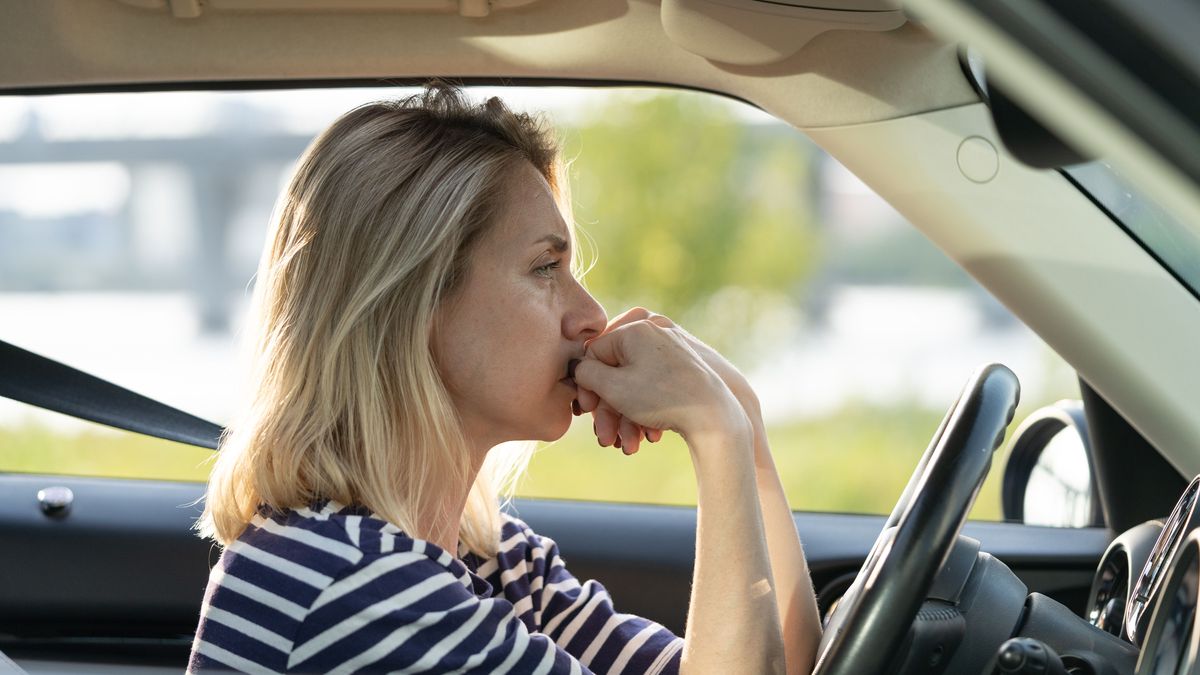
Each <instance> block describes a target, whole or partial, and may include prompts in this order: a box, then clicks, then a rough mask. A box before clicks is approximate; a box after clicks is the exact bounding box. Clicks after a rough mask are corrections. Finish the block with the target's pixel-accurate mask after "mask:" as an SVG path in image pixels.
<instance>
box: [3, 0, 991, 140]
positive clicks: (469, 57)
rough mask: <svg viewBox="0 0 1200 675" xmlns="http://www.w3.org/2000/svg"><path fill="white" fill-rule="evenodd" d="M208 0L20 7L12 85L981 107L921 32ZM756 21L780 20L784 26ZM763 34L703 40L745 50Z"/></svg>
mask: <svg viewBox="0 0 1200 675" xmlns="http://www.w3.org/2000/svg"><path fill="white" fill-rule="evenodd" d="M755 1H756V0H749V2H751V3H753V2H755ZM826 1H829V0H826ZM853 1H854V0H847V2H851V3H852V2H853ZM858 1H859V2H861V1H862V0H858ZM205 4H206V3H201V4H200V5H199V6H200V8H201V12H200V15H199V16H198V17H195V18H177V17H175V16H174V15H173V14H172V12H171V11H169V9H170V8H169V7H168V6H167V3H166V2H165V1H163V0H159V1H158V2H155V0H82V1H80V0H39V1H38V2H23V3H10V4H9V5H8V6H7V7H6V12H5V14H6V17H5V21H4V22H3V23H0V87H3V88H7V89H13V88H30V87H70V86H77V85H112V84H130V83H147V84H151V83H170V82H214V81H256V80H296V79H340V78H397V79H403V78H425V77H429V76H435V75H446V76H453V77H465V78H522V79H525V78H557V79H578V80H615V81H635V82H654V83H671V84H676V85H682V86H688V87H694V88H698V89H708V90H713V91H723V92H734V93H736V95H737V96H739V97H741V98H744V99H747V100H749V101H751V102H753V103H755V104H757V105H759V106H760V107H762V108H764V109H766V110H768V111H769V112H772V113H774V114H776V115H777V116H779V117H781V118H783V119H786V120H788V121H789V122H791V123H792V124H794V125H796V126H800V127H814V126H831V125H843V124H855V123H859V122H868V121H877V120H883V119H889V118H894V117H899V116H903V115H909V114H912V113H915V112H921V111H925V110H934V109H939V108H946V107H950V106H954V105H959V104H962V103H966V102H970V101H974V100H977V98H978V97H977V95H976V94H975V92H974V91H973V90H972V89H971V87H970V86H969V84H968V83H967V81H966V79H965V78H964V76H963V74H962V72H961V69H960V68H959V64H958V61H957V56H956V51H955V48H954V47H953V46H951V45H947V44H945V43H943V42H940V41H938V40H936V39H934V38H933V37H931V36H930V35H929V34H928V33H927V32H926V31H925V30H923V29H921V28H919V27H917V26H915V25H913V24H911V23H908V24H905V25H904V26H903V27H901V28H900V29H898V30H891V31H884V32H878V31H862V30H833V31H828V32H823V33H820V34H819V35H816V36H815V37H814V38H813V39H812V40H811V41H809V42H808V44H806V45H805V46H804V47H803V48H802V49H800V50H799V51H797V52H796V53H795V54H793V55H790V56H786V57H784V58H782V59H780V60H777V61H775V62H772V63H764V64H759V65H727V64H720V63H714V62H712V61H709V60H707V59H706V58H704V57H702V56H699V55H697V54H695V53H692V52H690V51H688V50H686V49H684V48H682V47H680V46H678V45H677V44H676V43H675V42H673V41H672V40H671V39H670V38H669V37H668V36H667V34H666V32H665V30H664V27H663V19H662V15H663V12H662V7H661V6H660V3H658V2H648V1H645V0H587V1H586V2H583V1H580V0H534V1H533V2H531V3H529V4H527V5H525V6H523V7H517V8H513V9H497V10H495V11H492V12H491V13H490V15H488V16H486V17H483V18H472V17H464V16H461V15H459V14H458V13H454V12H429V11H425V12H414V11H333V10H326V11H269V12H268V11H258V12H251V11H236V10H220V9H211V8H210V9H204V7H205ZM307 4H309V5H316V4H322V3H320V2H308V3H307ZM326 4H329V5H333V6H337V3H336V2H329V3H326ZM373 4H391V5H404V4H405V3H404V2H403V0H396V1H395V2H391V3H388V2H377V3H373ZM449 4H454V3H453V2H450V3H449ZM669 4H670V3H669ZM673 4H675V5H678V4H681V3H679V2H674V3H673ZM684 4H686V3H684ZM692 4H695V0H692ZM701 4H703V2H702V3H701ZM763 4H769V3H763ZM135 5H150V7H149V8H146V7H139V6H135ZM155 5H161V6H160V7H157V8H155V7H154V6H155ZM748 16H750V17H751V20H752V21H753V22H756V24H759V25H762V26H765V27H769V26H771V25H772V24H779V23H780V21H781V20H782V19H781V17H780V16H778V15H776V14H772V13H750V14H748ZM785 19H786V17H785ZM810 23H811V22H810ZM796 25H797V26H801V27H802V26H804V25H805V22H803V21H801V22H796ZM753 30H754V25H748V26H743V27H742V28H741V29H740V30H739V31H731V32H730V33H729V34H727V35H721V34H706V35H704V36H702V37H703V39H704V40H705V42H706V44H708V43H712V42H713V41H719V40H721V39H723V38H724V39H729V40H731V41H735V42H736V40H738V39H739V37H740V36H744V35H745V34H746V33H748V32H753ZM733 49H735V50H736V49H737V47H736V45H735V46H734V47H733Z"/></svg>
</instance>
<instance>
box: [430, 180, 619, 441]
mask: <svg viewBox="0 0 1200 675" xmlns="http://www.w3.org/2000/svg"><path fill="white" fill-rule="evenodd" d="M570 247H571V237H570V232H569V231H568V230H567V225H566V223H565V222H564V221H563V218H562V215H561V214H560V213H559V210H558V206H557V204H555V201H554V196H553V194H552V193H551V191H550V186H549V184H548V183H547V182H546V179H545V178H544V177H543V176H542V175H541V173H539V172H538V171H537V169H535V168H534V167H533V165H532V164H529V163H528V162H522V163H521V169H520V170H519V171H517V172H516V173H515V175H514V176H513V177H512V182H511V185H510V188H509V193H508V197H507V204H504V205H503V206H502V207H501V210H500V215H499V218H498V220H497V222H496V223H495V224H494V225H493V226H492V228H491V230H490V231H489V232H487V233H486V234H484V236H483V238H482V240H481V241H479V242H478V244H477V247H476V249H475V253H474V255H473V256H472V260H471V263H470V265H471V266H470V269H469V270H468V272H467V275H466V279H465V281H464V283H463V284H462V285H461V286H460V287H459V288H458V290H457V291H456V293H455V294H454V296H453V297H452V298H450V299H448V301H447V302H446V304H445V305H444V306H443V307H442V308H441V309H439V311H438V328H437V330H436V331H435V334H434V354H435V355H436V359H437V363H438V368H439V370H440V371H441V374H442V378H443V379H444V381H445V383H446V386H447V388H448V389H449V391H450V395H451V397H452V398H453V399H454V403H455V405H456V407H457V409H458V411H459V414H460V416H461V417H462V420H463V423H464V426H465V430H466V433H467V437H468V439H469V440H470V441H471V442H472V443H473V444H475V446H476V447H477V448H479V449H481V450H487V449H488V448H491V447H492V446H494V445H496V444H499V443H502V442H504V441H512V440H554V439H557V438H560V437H561V436H562V435H563V434H564V433H566V431H567V427H569V426H570V424H571V402H572V400H574V398H575V385H574V383H573V382H571V381H566V382H564V381H563V380H564V378H565V377H566V374H567V364H568V362H569V361H570V360H571V359H577V358H581V357H582V355H583V351H584V349H583V343H584V341H585V340H587V339H588V338H591V337H594V336H596V335H598V334H600V332H601V331H603V330H604V327H605V325H606V324H607V317H606V316H605V314H604V309H603V308H602V307H601V306H600V305H599V303H597V302H596V300H595V298H593V297H592V296H591V295H590V294H588V292H587V291H586V290H585V289H584V288H583V286H581V285H580V284H579V282H578V281H577V280H576V279H575V278H574V276H573V275H572V274H571V270H570V262H571V250H570Z"/></svg>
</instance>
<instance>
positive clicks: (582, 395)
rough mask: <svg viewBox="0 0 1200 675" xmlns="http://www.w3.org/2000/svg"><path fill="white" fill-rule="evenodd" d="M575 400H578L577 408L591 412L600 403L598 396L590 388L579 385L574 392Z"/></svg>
mask: <svg viewBox="0 0 1200 675" xmlns="http://www.w3.org/2000/svg"><path fill="white" fill-rule="evenodd" d="M575 400H576V401H579V409H580V410H581V411H583V412H585V413H589V412H592V411H593V410H595V409H596V406H598V405H600V397H599V396H598V395H597V394H596V392H594V391H592V390H591V389H585V388H584V387H579V389H577V390H576V392H575Z"/></svg>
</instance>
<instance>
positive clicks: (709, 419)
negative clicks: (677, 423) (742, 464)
mask: <svg viewBox="0 0 1200 675" xmlns="http://www.w3.org/2000/svg"><path fill="white" fill-rule="evenodd" d="M680 435H681V436H683V440H684V441H685V442H686V443H687V445H688V448H690V449H691V451H692V454H693V455H694V456H697V457H700V456H705V455H709V454H713V453H717V454H720V455H722V456H734V455H736V454H738V453H739V452H745V453H747V454H748V453H751V452H753V447H754V436H755V433H754V425H753V424H752V423H751V420H750V418H749V416H747V414H746V411H745V410H744V409H743V408H742V406H741V405H739V404H737V403H736V402H731V404H729V405H725V406H723V407H722V408H721V410H720V411H719V412H718V413H716V414H712V415H709V416H706V417H705V418H704V419H703V420H702V421H701V422H700V423H699V424H697V425H695V426H694V427H692V428H691V429H688V430H683V431H681V432H680Z"/></svg>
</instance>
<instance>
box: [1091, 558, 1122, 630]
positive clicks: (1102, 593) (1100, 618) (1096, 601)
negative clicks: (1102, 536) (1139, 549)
mask: <svg viewBox="0 0 1200 675" xmlns="http://www.w3.org/2000/svg"><path fill="white" fill-rule="evenodd" d="M1128 597H1129V554H1128V553H1127V552H1126V551H1125V547H1124V546H1120V547H1116V548H1110V549H1109V550H1108V552H1107V553H1105V555H1104V559H1103V560H1101V561H1100V566H1099V568H1097V570H1096V577H1095V579H1094V580H1093V582H1092V593H1091V595H1090V596H1089V602H1088V611H1087V619H1088V621H1090V622H1091V624H1092V625H1093V626H1096V627H1097V628H1099V629H1100V630H1103V631H1105V632H1108V633H1111V634H1113V635H1116V636H1117V637H1121V632H1122V630H1123V628H1124V626H1125V599H1126V598H1128Z"/></svg>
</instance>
